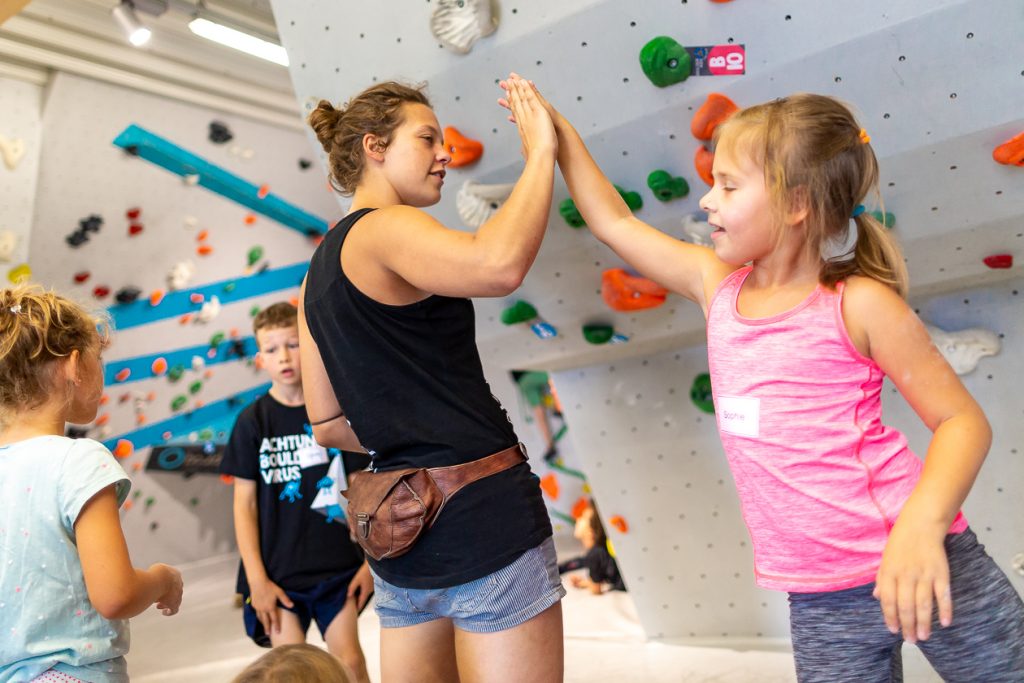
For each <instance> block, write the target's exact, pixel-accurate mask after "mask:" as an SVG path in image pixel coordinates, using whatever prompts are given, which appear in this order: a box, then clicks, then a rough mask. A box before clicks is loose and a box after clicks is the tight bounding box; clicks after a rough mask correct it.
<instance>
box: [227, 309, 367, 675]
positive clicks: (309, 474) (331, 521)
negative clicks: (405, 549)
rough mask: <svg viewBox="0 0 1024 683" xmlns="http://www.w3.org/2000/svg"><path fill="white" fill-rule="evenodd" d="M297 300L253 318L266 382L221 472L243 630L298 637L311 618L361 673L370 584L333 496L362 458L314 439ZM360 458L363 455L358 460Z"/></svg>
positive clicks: (262, 641) (276, 639)
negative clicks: (231, 520)
mask: <svg viewBox="0 0 1024 683" xmlns="http://www.w3.org/2000/svg"><path fill="white" fill-rule="evenodd" d="M296 316H297V313H296V309H295V307H294V306H292V305H291V304H289V303H283V302H282V303H276V304H273V305H271V306H269V307H268V308H266V309H265V310H263V311H261V312H260V313H259V314H258V315H257V316H256V318H255V320H254V321H253V331H254V332H255V335H256V343H257V346H258V347H259V354H258V359H259V361H260V362H261V363H262V366H263V368H264V369H265V370H266V372H267V374H269V375H270V380H271V386H270V391H269V392H268V393H267V394H266V395H264V396H261V397H260V398H259V399H257V400H256V401H255V402H254V403H253V404H252V405H250V406H248V407H247V408H246V409H245V410H243V411H242V413H241V414H240V415H239V416H238V419H237V420H236V422H235V426H234V429H233V430H232V432H231V438H230V440H229V442H228V446H227V449H226V450H225V453H224V458H223V460H222V462H221V472H222V473H224V474H230V475H233V476H234V477H235V484H234V487H235V495H234V515H235V535H236V537H237V539H238V550H239V553H240V554H241V556H242V566H241V567H240V568H239V576H238V592H239V593H241V594H242V595H243V596H245V606H244V610H245V613H244V616H245V625H246V632H247V633H248V634H249V636H250V637H251V638H252V639H253V640H254V641H255V642H256V643H257V644H259V645H262V646H264V647H270V646H278V645H285V644H289V643H303V642H305V640H306V631H307V630H308V628H309V625H310V622H311V621H314V620H315V621H316V623H317V627H318V628H319V629H320V633H321V634H322V635H323V637H324V641H325V642H326V643H327V649H328V650H329V651H330V652H331V653H332V654H334V655H335V656H336V657H338V659H340V660H341V661H342V663H343V664H344V665H345V666H346V667H347V668H348V669H349V671H350V674H351V677H352V680H353V681H356V682H359V683H362V682H367V683H368V681H369V679H368V678H367V673H366V662H365V659H364V658H363V652H362V649H361V648H360V646H359V638H358V635H357V633H356V617H357V616H358V615H359V612H360V611H361V610H362V609H363V607H364V606H365V605H366V603H367V601H368V600H369V598H370V595H371V593H372V591H373V578H372V576H371V575H370V571H369V567H368V566H367V565H366V563H365V562H364V561H363V555H362V551H361V550H360V549H359V548H358V546H356V545H355V544H354V543H352V541H351V540H350V538H349V533H348V527H347V525H346V523H345V519H344V516H343V513H342V510H341V501H340V500H339V498H338V496H337V492H338V490H339V488H340V489H344V488H345V485H346V484H345V479H344V478H345V472H346V471H352V470H354V469H361V468H362V467H364V466H365V465H366V464H367V462H368V460H369V459H368V457H366V456H365V455H363V454H358V453H348V452H344V453H343V452H342V451H336V450H333V449H332V451H331V452H328V451H327V450H325V449H324V448H323V447H322V446H320V445H319V444H317V443H316V441H314V439H313V436H312V430H311V428H310V426H309V418H308V417H307V415H306V408H305V405H304V403H303V396H302V371H301V368H300V365H299V335H298V329H297V327H296V319H297V318H296ZM360 460H362V462H359V461H360Z"/></svg>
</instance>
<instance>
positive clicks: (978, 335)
mask: <svg viewBox="0 0 1024 683" xmlns="http://www.w3.org/2000/svg"><path fill="white" fill-rule="evenodd" d="M926 327H927V328H928V334H929V335H931V338H932V343H934V344H935V347H936V348H937V349H938V350H939V352H940V353H941V354H942V355H943V357H945V359H946V361H947V362H948V363H949V364H950V365H951V366H953V370H954V372H956V374H958V375H966V374H967V373H969V372H971V371H972V370H974V368H976V367H978V361H980V360H981V359H982V358H983V357H984V356H994V355H996V354H997V353H999V349H1000V342H999V335H997V334H996V333H995V332H990V331H989V330H983V329H981V328H977V327H972V328H969V329H966V330H959V331H957V332H945V331H943V330H940V329H939V328H937V327H932V326H931V325H927V326H926Z"/></svg>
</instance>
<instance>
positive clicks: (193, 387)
mask: <svg viewBox="0 0 1024 683" xmlns="http://www.w3.org/2000/svg"><path fill="white" fill-rule="evenodd" d="M202 388H203V383H202V382H200V381H199V380H196V381H195V382H192V384H189V385H188V393H190V394H193V395H194V394H198V393H199V392H200V391H201V390H202Z"/></svg>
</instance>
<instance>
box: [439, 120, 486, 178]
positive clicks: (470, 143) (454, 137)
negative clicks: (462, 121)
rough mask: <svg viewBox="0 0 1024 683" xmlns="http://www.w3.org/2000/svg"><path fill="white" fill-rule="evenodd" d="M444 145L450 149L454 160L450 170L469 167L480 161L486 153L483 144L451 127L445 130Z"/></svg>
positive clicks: (450, 163)
mask: <svg viewBox="0 0 1024 683" xmlns="http://www.w3.org/2000/svg"><path fill="white" fill-rule="evenodd" d="M444 144H445V147H447V148H448V153H449V154H451V155H452V160H451V161H449V162H448V166H449V167H450V168H459V167H460V166H468V165H469V164H472V163H473V162H475V161H477V160H479V159H480V157H481V156H483V153H484V146H483V144H482V143H480V142H477V141H476V140H473V139H472V138H467V137H466V136H465V135H463V134H462V133H460V132H459V131H458V129H456V128H452V127H451V126H448V127H446V128H445V129H444Z"/></svg>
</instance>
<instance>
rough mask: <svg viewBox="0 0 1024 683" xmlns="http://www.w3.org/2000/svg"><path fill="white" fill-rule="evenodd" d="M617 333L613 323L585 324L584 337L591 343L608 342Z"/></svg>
mask: <svg viewBox="0 0 1024 683" xmlns="http://www.w3.org/2000/svg"><path fill="white" fill-rule="evenodd" d="M613 334H615V328H613V327H612V326H611V325H584V326H583V338H584V339H586V340H587V341H588V342H590V343H591V344H607V343H608V341H609V340H610V339H611V338H612V335H613Z"/></svg>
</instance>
